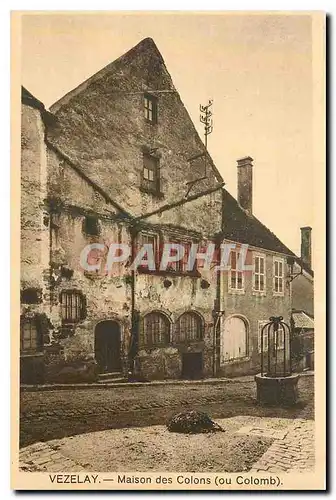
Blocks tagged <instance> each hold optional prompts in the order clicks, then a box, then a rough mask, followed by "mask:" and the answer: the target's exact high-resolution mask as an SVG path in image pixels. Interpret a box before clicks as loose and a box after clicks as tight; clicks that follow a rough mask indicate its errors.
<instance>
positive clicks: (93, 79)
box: [50, 38, 175, 112]
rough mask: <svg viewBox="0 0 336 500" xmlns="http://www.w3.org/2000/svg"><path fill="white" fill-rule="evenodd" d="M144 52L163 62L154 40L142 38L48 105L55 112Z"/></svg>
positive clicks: (139, 89)
mask: <svg viewBox="0 0 336 500" xmlns="http://www.w3.org/2000/svg"><path fill="white" fill-rule="evenodd" d="M145 52H151V53H152V54H153V55H154V56H155V58H156V59H157V60H158V61H159V62H161V63H162V64H164V61H163V58H162V55H161V53H160V51H159V49H158V48H157V46H156V44H155V42H154V40H153V39H152V38H144V39H143V40H141V42H139V43H138V44H137V45H135V46H134V47H132V48H131V49H130V50H128V51H127V52H125V54H123V55H121V56H120V57H118V59H115V60H114V61H112V62H110V63H109V64H108V65H107V66H105V67H104V68H102V69H101V70H99V71H98V72H97V73H95V74H94V75H92V76H90V77H89V78H87V79H86V80H85V81H84V82H82V83H81V84H80V85H78V86H77V87H75V88H74V89H72V90H70V92H68V93H67V94H65V95H64V96H63V97H61V98H60V99H59V100H58V101H56V102H54V104H52V106H50V109H51V111H53V112H57V111H58V110H59V109H60V108H62V107H63V106H66V105H67V104H68V103H69V102H70V100H71V99H72V98H73V97H75V96H77V95H78V94H80V93H81V92H83V90H85V89H87V87H88V86H89V85H91V84H94V83H97V82H99V81H100V80H102V79H103V78H105V77H106V76H107V75H109V74H110V73H114V72H117V71H118V70H119V69H120V68H121V67H122V66H125V65H128V64H131V63H132V61H134V60H136V58H137V57H138V56H140V55H141V54H142V53H145ZM133 83H134V91H135V92H136V91H137V90H138V91H139V92H143V89H142V88H141V87H140V86H139V87H138V88H136V87H137V82H136V81H134V82H133ZM171 87H172V90H175V89H174V87H173V86H171ZM119 91H120V92H121V91H122V89H119Z"/></svg>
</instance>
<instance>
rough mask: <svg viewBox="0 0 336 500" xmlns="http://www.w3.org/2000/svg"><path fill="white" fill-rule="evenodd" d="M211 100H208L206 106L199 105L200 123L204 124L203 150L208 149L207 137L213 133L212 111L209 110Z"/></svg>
mask: <svg viewBox="0 0 336 500" xmlns="http://www.w3.org/2000/svg"><path fill="white" fill-rule="evenodd" d="M212 103H213V100H212V99H209V102H208V104H207V105H206V106H202V104H200V112H201V114H200V122H201V123H204V145H205V149H206V150H207V149H208V135H210V134H211V132H212V131H213V122H212V118H211V117H212V111H210V108H211V106H212Z"/></svg>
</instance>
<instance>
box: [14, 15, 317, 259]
mask: <svg viewBox="0 0 336 500" xmlns="http://www.w3.org/2000/svg"><path fill="white" fill-rule="evenodd" d="M311 29H312V26H311V18H310V17H309V16H308V15H295V16H293V15H292V16H288V15H287V16H285V15H265V14H254V15H247V14H240V15H234V14H232V13H231V14H226V15H224V14H218V13H216V14H213V13H208V14H193V13H170V14H158V13H155V14H153V13H145V12H141V13H138V14H135V13H107V12H105V13H103V14H102V13H100V14H92V13H86V14H73V13H65V14H59V13H57V14H50V12H48V13H44V14H39V15H37V14H27V15H24V16H23V18H22V53H21V68H22V84H23V85H24V86H25V87H26V88H27V89H28V90H29V91H30V92H32V93H33V94H34V95H35V97H37V98H38V99H39V100H40V101H42V102H43V103H44V104H45V106H46V107H47V108H48V107H50V106H51V104H53V103H54V102H55V101H57V100H58V99H59V98H60V97H62V96H63V95H64V94H65V93H67V92H69V91H70V90H72V89H73V88H75V87H76V86H78V85H79V84H80V83H82V82H83V81H84V80H86V79H87V78H88V77H90V76H92V75H93V74H94V73H96V72H97V71H99V70H100V69H102V68H103V67H104V66H106V65H107V64H109V63H110V62H111V61H113V60H114V59H116V58H117V57H119V56H120V55H122V54H123V53H125V52H127V50H129V49H130V48H131V47H133V46H134V45H136V44H137V43H138V42H139V41H140V40H142V39H143V38H146V37H151V38H153V39H154V41H155V43H156V45H157V47H158V49H159V50H160V52H161V54H162V56H163V58H164V60H165V63H166V66H167V69H168V71H169V73H170V74H171V76H172V79H173V82H174V84H175V87H176V89H177V90H178V92H179V94H180V96H181V99H182V101H183V102H184V104H185V106H186V108H187V110H188V112H189V114H190V116H191V118H192V120H193V122H194V124H195V126H196V128H197V130H198V132H199V134H200V135H201V137H202V134H203V129H202V125H201V124H200V123H199V105H200V104H206V103H207V101H208V99H209V98H211V99H213V107H212V110H213V113H214V115H213V120H214V130H213V133H212V134H211V135H210V136H209V137H208V149H209V152H210V154H211V156H212V158H213V160H214V162H215V164H216V166H217V168H218V170H219V171H220V173H221V174H222V176H223V178H224V182H225V184H226V189H227V190H228V191H229V192H230V193H231V194H233V195H234V196H236V193H237V190H236V187H237V167H236V165H237V163H236V162H237V159H238V158H241V157H243V156H251V157H252V158H253V159H254V169H253V213H254V215H255V216H256V217H258V218H259V219H260V220H261V221H262V222H263V223H264V224H265V225H266V226H267V227H269V228H270V229H271V230H272V231H273V232H274V233H275V234H276V235H277V236H278V237H279V238H280V239H281V240H282V241H283V243H285V244H286V245H287V246H289V248H291V250H293V251H294V252H295V253H297V254H298V255H299V254H300V227H302V226H312V227H313V235H314V224H313V203H314V189H313V188H314V182H313V178H314V173H313V133H312V131H313V104H312V100H313V75H312V33H311Z"/></svg>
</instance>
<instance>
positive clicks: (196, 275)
mask: <svg viewBox="0 0 336 500" xmlns="http://www.w3.org/2000/svg"><path fill="white" fill-rule="evenodd" d="M137 271H138V273H139V274H151V275H154V276H167V277H170V278H173V277H174V276H176V277H189V278H200V277H201V274H200V273H199V272H198V271H192V272H186V271H169V270H166V271H160V270H157V271H151V270H149V269H145V268H142V267H138V269H137Z"/></svg>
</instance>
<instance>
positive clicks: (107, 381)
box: [98, 377, 128, 385]
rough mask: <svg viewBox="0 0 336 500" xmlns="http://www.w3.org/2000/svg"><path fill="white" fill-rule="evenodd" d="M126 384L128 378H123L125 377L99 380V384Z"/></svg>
mask: <svg viewBox="0 0 336 500" xmlns="http://www.w3.org/2000/svg"><path fill="white" fill-rule="evenodd" d="M126 382H128V380H127V378H123V377H120V378H104V379H100V380H98V384H102V385H103V384H125V383H126Z"/></svg>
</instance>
